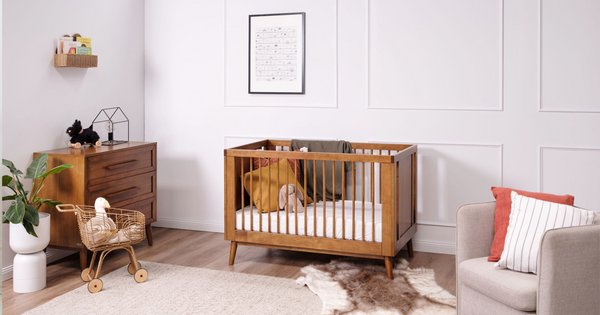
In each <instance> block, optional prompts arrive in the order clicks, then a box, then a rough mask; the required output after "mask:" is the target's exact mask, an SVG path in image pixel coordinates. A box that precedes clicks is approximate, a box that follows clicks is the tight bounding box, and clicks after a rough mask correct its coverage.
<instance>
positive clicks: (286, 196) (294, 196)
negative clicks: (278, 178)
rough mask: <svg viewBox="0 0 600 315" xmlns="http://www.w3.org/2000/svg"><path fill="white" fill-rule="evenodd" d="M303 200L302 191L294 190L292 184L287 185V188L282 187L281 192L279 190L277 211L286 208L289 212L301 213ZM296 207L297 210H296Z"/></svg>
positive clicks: (294, 187)
mask: <svg viewBox="0 0 600 315" xmlns="http://www.w3.org/2000/svg"><path fill="white" fill-rule="evenodd" d="M303 200H304V195H303V194H302V191H301V190H300V189H298V188H296V186H295V185H294V184H289V185H287V187H286V185H283V186H282V187H281V190H279V209H283V208H284V207H286V208H287V209H288V210H289V211H290V212H298V213H303V212H304V206H303V204H302V201H303ZM296 207H298V208H297V209H296ZM294 210H295V211H294Z"/></svg>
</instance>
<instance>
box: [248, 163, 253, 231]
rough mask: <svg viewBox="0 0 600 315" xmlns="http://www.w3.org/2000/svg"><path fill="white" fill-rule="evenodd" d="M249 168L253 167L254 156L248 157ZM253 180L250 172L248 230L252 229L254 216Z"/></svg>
mask: <svg viewBox="0 0 600 315" xmlns="http://www.w3.org/2000/svg"><path fill="white" fill-rule="evenodd" d="M249 161H250V170H252V169H253V167H254V162H253V161H254V158H250V159H249ZM253 182H254V176H252V173H250V231H254V218H253V213H254V209H253V206H252V201H253V200H252V199H253V197H254V190H253V188H252V184H253Z"/></svg>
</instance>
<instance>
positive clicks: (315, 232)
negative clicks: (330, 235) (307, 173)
mask: <svg viewBox="0 0 600 315" xmlns="http://www.w3.org/2000/svg"><path fill="white" fill-rule="evenodd" d="M312 163H313V208H314V215H313V221H314V225H315V229H314V230H313V236H314V237H317V160H313V161H312Z"/></svg>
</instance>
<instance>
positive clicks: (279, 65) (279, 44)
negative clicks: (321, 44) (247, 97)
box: [248, 13, 304, 93]
mask: <svg viewBox="0 0 600 315" xmlns="http://www.w3.org/2000/svg"><path fill="white" fill-rule="evenodd" d="M303 20H304V19H303V14H301V13H298V14H288V15H286V14H283V15H262V16H250V38H249V48H250V55H249V60H248V61H249V69H248V71H249V75H248V77H249V78H248V79H249V80H250V82H249V92H250V93H303V84H304V80H303V75H304V73H303V72H304V68H303V60H304V47H303V45H304V42H303V39H304V28H303Z"/></svg>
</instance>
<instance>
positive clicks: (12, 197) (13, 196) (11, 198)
mask: <svg viewBox="0 0 600 315" xmlns="http://www.w3.org/2000/svg"><path fill="white" fill-rule="evenodd" d="M17 196H18V195H17V194H14V195H12V196H4V197H2V201H5V200H15V199H16V198H17Z"/></svg>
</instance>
